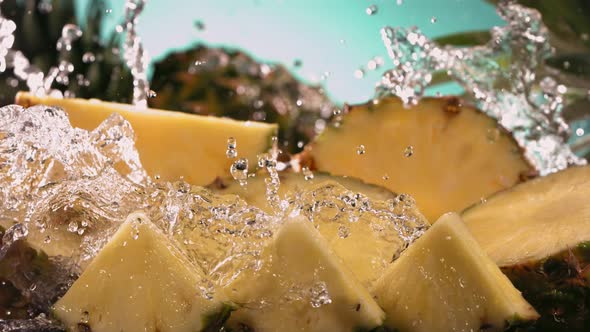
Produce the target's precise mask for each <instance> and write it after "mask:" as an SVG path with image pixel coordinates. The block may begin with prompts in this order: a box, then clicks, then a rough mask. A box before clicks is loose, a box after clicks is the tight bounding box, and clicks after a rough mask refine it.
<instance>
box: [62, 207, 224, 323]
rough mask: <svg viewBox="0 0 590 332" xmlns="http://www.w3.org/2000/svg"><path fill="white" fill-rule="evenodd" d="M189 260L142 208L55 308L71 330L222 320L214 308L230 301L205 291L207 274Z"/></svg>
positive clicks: (125, 224)
mask: <svg viewBox="0 0 590 332" xmlns="http://www.w3.org/2000/svg"><path fill="white" fill-rule="evenodd" d="M191 266H192V265H191V263H189V261H188V260H187V259H186V257H185V256H183V254H182V253H181V252H180V251H178V250H177V249H176V248H175V247H174V246H173V244H172V243H171V242H170V241H169V240H168V238H167V237H166V236H165V235H164V234H163V233H162V232H161V231H160V230H159V229H157V228H156V226H155V225H154V224H152V223H151V221H150V220H149V219H147V217H146V216H145V215H144V214H142V213H133V214H131V215H129V217H128V218H127V220H126V221H125V223H124V224H123V225H122V226H121V227H120V228H119V230H118V231H117V233H116V234H115V235H114V236H113V237H112V238H111V240H110V241H109V243H107V245H105V247H104V248H103V249H102V250H101V251H100V253H99V254H98V256H96V258H94V260H93V261H92V263H90V265H89V266H88V268H87V269H86V270H85V271H84V273H83V274H82V275H81V276H80V278H79V279H78V280H77V281H76V282H75V283H74V284H73V285H72V287H71V288H70V290H69V291H68V292H67V293H66V294H65V295H64V296H63V297H62V298H61V299H60V300H59V301H58V302H57V303H55V305H54V307H53V308H54V314H55V315H56V316H57V317H58V318H59V319H60V320H61V321H62V322H63V323H64V325H65V326H66V328H67V329H68V330H70V331H79V330H85V331H86V330H87V329H88V328H89V329H90V330H92V331H93V332H101V331H162V332H164V331H201V330H203V329H204V328H206V327H208V325H209V324H216V325H218V326H220V325H221V324H222V323H223V319H221V322H220V321H219V317H217V316H216V315H215V313H219V312H222V313H224V312H226V313H227V310H226V307H224V305H223V304H222V303H221V302H220V301H218V300H209V299H206V298H205V297H204V295H202V291H201V290H200V289H199V285H200V284H202V283H203V280H202V278H201V276H199V275H198V273H197V272H196V269H193V268H191ZM212 314H213V315H212ZM221 316H223V315H221ZM226 316H227V315H226ZM212 317H213V318H216V319H211V318H212Z"/></svg>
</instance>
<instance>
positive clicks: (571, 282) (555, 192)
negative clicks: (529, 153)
mask: <svg viewBox="0 0 590 332" xmlns="http://www.w3.org/2000/svg"><path fill="white" fill-rule="evenodd" d="M589 195H590V166H584V167H573V168H570V169H567V170H564V171H561V172H559V173H555V174H551V175H548V176H546V177H543V178H539V179H534V180H532V181H528V182H525V183H523V184H521V185H518V186H516V187H514V188H512V189H509V190H508V191H506V192H502V193H499V194H496V195H494V196H492V197H491V198H489V199H488V200H487V201H486V202H485V203H481V204H478V205H476V206H473V207H471V208H469V209H467V210H466V211H464V212H463V218H464V220H465V223H466V224H467V227H468V228H469V230H470V231H471V232H472V233H473V235H474V237H475V238H476V240H477V241H478V242H479V243H480V245H481V246H482V248H483V249H484V251H486V252H487V253H488V255H489V256H490V257H491V258H492V259H493V260H494V261H495V262H496V263H497V264H498V265H500V266H501V268H502V271H503V272H504V273H505V274H506V275H507V276H508V277H509V278H510V280H512V282H513V283H514V285H515V286H516V287H517V288H518V289H519V290H521V291H522V293H523V296H524V297H525V298H526V299H527V300H528V301H529V302H530V303H531V304H533V305H534V306H535V308H536V309H537V310H538V311H539V313H540V314H541V319H540V320H539V321H538V322H537V324H536V325H537V326H538V328H539V329H540V330H543V331H556V330H563V331H587V330H588V326H590V315H588V308H589V307H590V204H588V197H589Z"/></svg>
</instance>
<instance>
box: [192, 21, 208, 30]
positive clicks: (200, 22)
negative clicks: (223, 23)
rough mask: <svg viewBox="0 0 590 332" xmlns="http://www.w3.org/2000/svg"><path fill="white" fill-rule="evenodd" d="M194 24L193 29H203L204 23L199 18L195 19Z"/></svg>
mask: <svg viewBox="0 0 590 332" xmlns="http://www.w3.org/2000/svg"><path fill="white" fill-rule="evenodd" d="M194 25H195V29H197V30H199V31H203V30H205V23H204V22H203V21H201V20H197V21H195V23H194Z"/></svg>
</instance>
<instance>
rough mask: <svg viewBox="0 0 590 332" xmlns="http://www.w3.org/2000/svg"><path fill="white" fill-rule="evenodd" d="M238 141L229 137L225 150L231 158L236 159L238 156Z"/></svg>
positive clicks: (226, 154)
mask: <svg viewBox="0 0 590 332" xmlns="http://www.w3.org/2000/svg"><path fill="white" fill-rule="evenodd" d="M237 147H238V142H237V141H236V139H235V138H233V137H230V138H228V139H227V150H226V151H225V156H226V157H227V158H229V159H234V158H236V157H237V156H238V150H237Z"/></svg>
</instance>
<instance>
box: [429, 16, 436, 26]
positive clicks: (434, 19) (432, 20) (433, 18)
mask: <svg viewBox="0 0 590 332" xmlns="http://www.w3.org/2000/svg"><path fill="white" fill-rule="evenodd" d="M430 23H432V24H434V23H436V16H432V17H431V18H430Z"/></svg>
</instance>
